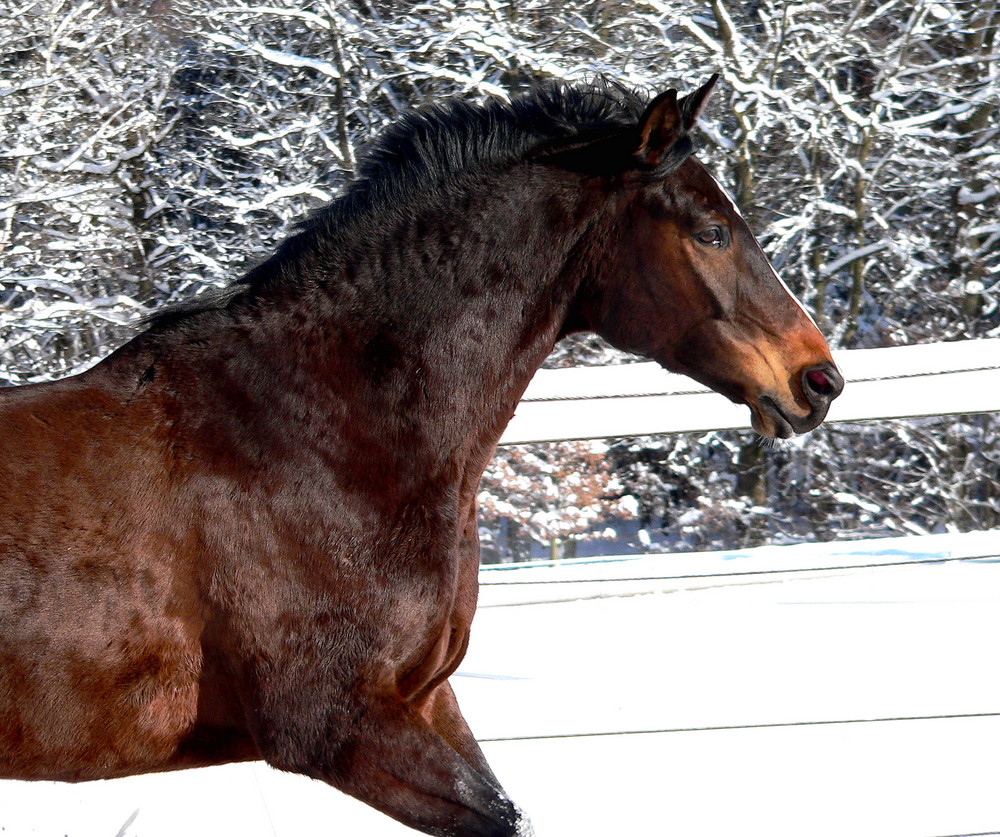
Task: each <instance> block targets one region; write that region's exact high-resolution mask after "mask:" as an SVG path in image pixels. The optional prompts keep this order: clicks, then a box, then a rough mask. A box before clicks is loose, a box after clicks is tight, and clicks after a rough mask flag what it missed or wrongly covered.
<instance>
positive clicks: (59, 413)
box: [0, 370, 202, 779]
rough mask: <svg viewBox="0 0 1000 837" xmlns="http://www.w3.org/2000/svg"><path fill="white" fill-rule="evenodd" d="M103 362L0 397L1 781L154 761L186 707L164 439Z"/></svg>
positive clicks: (190, 649) (183, 624) (92, 774)
mask: <svg viewBox="0 0 1000 837" xmlns="http://www.w3.org/2000/svg"><path fill="white" fill-rule="evenodd" d="M154 419H155V416H154V415H153V414H152V408H151V406H150V405H148V404H147V405H141V404H140V405H136V404H134V403H132V404H130V403H129V399H128V398H127V395H126V394H125V393H123V392H121V391H120V388H119V387H118V386H117V385H116V384H115V383H114V379H113V377H111V376H108V375H107V374H105V373H104V371H103V370H97V371H93V370H92V372H91V373H85V374H84V375H81V376H77V377H75V378H69V379H66V380H63V381H58V382H54V383H51V384H42V385H33V386H28V387H23V388H18V389H10V390H3V391H0V776H9V777H14V778H62V779H66V778H70V779H75V778H96V777H99V776H106V775H115V774H118V773H125V772H133V770H134V768H135V766H136V765H143V766H145V765H155V764H157V763H162V762H163V761H164V759H165V757H166V756H167V755H168V754H169V753H170V752H171V751H172V750H173V749H174V748H175V747H176V744H177V740H178V737H179V736H180V735H182V734H183V732H184V731H185V730H186V729H188V728H189V727H190V725H191V723H192V722H193V720H194V718H195V715H196V712H197V702H198V689H197V681H198V677H199V671H200V669H201V663H202V661H201V652H200V645H199V641H198V638H199V632H200V629H201V628H200V625H199V607H200V606H199V601H198V595H197V589H196V584H195V581H194V579H193V578H192V576H191V571H190V569H188V568H186V567H185V564H184V562H183V561H177V560H176V556H177V555H178V546H179V545H178V544H177V543H172V542H171V541H172V540H174V539H175V537H176V536H175V535H174V534H172V532H171V530H170V528H169V526H168V525H165V521H169V519H170V517H171V514H172V510H171V508H170V503H171V496H172V495H171V491H170V490H169V485H168V482H167V480H166V479H165V474H166V473H167V465H166V459H165V455H164V451H163V444H164V443H163V440H162V438H160V437H159V435H158V434H160V433H161V432H162V427H161V426H160V424H159V422H157V421H155V420H154Z"/></svg>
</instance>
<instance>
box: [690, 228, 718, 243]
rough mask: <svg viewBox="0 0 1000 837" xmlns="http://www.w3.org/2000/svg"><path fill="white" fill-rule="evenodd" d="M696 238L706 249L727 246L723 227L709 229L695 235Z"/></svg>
mask: <svg viewBox="0 0 1000 837" xmlns="http://www.w3.org/2000/svg"><path fill="white" fill-rule="evenodd" d="M694 237H695V238H696V239H697V240H698V241H699V242H701V243H702V244H704V245H705V246H706V247H725V246H726V233H725V231H724V230H723V229H722V227H708V228H707V229H704V230H702V231H701V232H697V233H695V234H694Z"/></svg>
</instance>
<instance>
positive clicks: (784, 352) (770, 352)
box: [560, 76, 843, 438]
mask: <svg viewBox="0 0 1000 837" xmlns="http://www.w3.org/2000/svg"><path fill="white" fill-rule="evenodd" d="M715 80H716V77H714V76H713V78H712V79H711V80H710V81H709V82H708V83H707V84H706V85H704V86H703V87H702V88H700V89H699V90H697V91H696V92H695V93H692V94H691V95H690V96H686V97H684V98H682V99H678V97H677V93H676V91H674V90H669V91H667V92H666V93H664V94H662V95H660V96H658V97H657V98H655V99H654V100H653V101H652V102H651V103H650V104H649V106H648V107H647V109H646V111H645V113H644V115H643V116H642V118H641V119H640V121H639V123H638V125H637V126H636V129H634V130H632V131H628V132H625V134H622V135H618V136H616V137H603V138H598V139H596V140H595V141H594V142H593V143H589V144H586V145H578V146H577V147H575V148H573V149H572V150H571V151H568V152H565V153H564V157H563V159H562V160H561V161H560V162H562V163H563V164H564V165H567V166H568V167H570V168H573V169H575V170H577V171H583V172H586V173H589V174H598V173H599V172H603V174H601V175H600V176H599V177H598V178H597V180H600V181H603V183H604V185H603V186H602V188H604V189H607V183H608V182H613V183H615V184H620V187H621V188H620V189H619V190H618V194H619V201H618V202H617V203H615V204H614V210H613V212H612V215H613V216H614V217H613V218H611V219H610V223H609V224H607V225H606V227H605V229H606V233H605V235H604V236H603V239H604V242H605V243H604V246H603V247H601V248H599V250H600V252H598V253H595V254H593V255H592V257H591V263H590V266H589V267H588V268H587V272H588V275H589V278H588V280H587V282H586V285H585V286H584V291H583V292H582V293H581V296H580V300H581V305H580V309H581V310H579V311H578V312H577V316H578V320H577V322H578V323H579V324H581V325H586V326H587V327H589V328H592V329H593V330H595V331H596V332H597V333H598V334H600V335H601V336H603V337H604V338H605V339H607V340H608V341H609V342H611V343H612V344H613V345H615V346H617V347H619V348H622V349H625V350H627V351H631V352H635V353H637V354H641V355H644V356H647V357H651V358H653V359H655V360H657V361H659V362H660V363H661V364H662V365H663V366H665V367H667V368H668V369H671V370H673V371H676V372H682V373H684V374H686V375H688V376H690V377H692V378H694V379H695V380H697V381H700V382H702V383H704V384H706V385H707V386H710V387H712V389H715V390H717V391H718V392H721V393H722V394H723V395H726V396H727V397H729V398H730V399H732V400H733V401H736V402H738V403H743V404H746V405H748V406H749V407H750V411H751V413H752V416H753V419H752V423H753V427H754V429H755V430H757V432H758V433H760V434H762V435H764V436H769V437H780V438H786V437H789V436H791V435H793V434H794V433H804V432H806V431H808V430H811V429H813V428H814V427H816V426H817V425H818V424H819V423H820V422H821V421H823V419H824V417H825V416H826V413H827V409H828V408H829V406H830V402H831V401H832V400H833V399H834V398H836V397H837V396H838V395H839V394H840V392H841V390H842V388H843V378H842V377H841V375H840V373H839V372H838V371H837V369H836V367H835V366H834V364H833V360H832V358H831V357H830V350H829V348H828V346H827V344H826V341H825V340H824V339H823V336H822V335H821V334H820V332H819V330H818V329H817V327H816V324H815V323H814V322H813V320H812V319H811V318H810V317H809V315H808V314H807V313H806V312H805V310H804V309H803V308H802V306H801V305H800V304H799V303H798V301H797V300H796V299H795V298H794V297H793V296H792V294H791V292H790V291H789V290H788V288H787V287H786V286H785V284H784V283H783V282H782V281H781V279H780V278H779V277H778V275H777V274H776V273H775V271H774V269H773V268H772V267H771V264H770V263H769V261H768V259H767V257H766V256H765V255H764V253H763V251H762V250H761V248H760V245H759V244H758V243H757V241H756V239H755V238H754V236H753V233H751V232H750V228H749V227H748V226H747V223H746V221H745V220H744V219H743V217H742V216H741V215H740V213H739V211H738V210H737V208H736V206H735V205H734V203H733V201H732V200H731V199H730V198H729V197H728V196H727V195H726V193H725V191H724V190H723V189H722V188H721V187H720V186H719V184H718V183H717V182H716V181H715V180H714V178H713V177H712V176H711V175H710V174H709V173H708V171H707V170H706V169H705V167H704V166H703V165H702V164H701V163H699V162H698V161H697V160H696V159H694V157H692V156H691V141H690V139H689V138H688V132H689V131H690V129H691V128H692V126H693V125H694V122H695V120H696V119H697V117H698V114H699V112H700V111H701V109H702V107H703V105H704V103H705V101H706V99H707V97H708V94H709V92H710V91H711V89H712V86H713V85H714V83H715ZM588 169H590V171H589V172H588Z"/></svg>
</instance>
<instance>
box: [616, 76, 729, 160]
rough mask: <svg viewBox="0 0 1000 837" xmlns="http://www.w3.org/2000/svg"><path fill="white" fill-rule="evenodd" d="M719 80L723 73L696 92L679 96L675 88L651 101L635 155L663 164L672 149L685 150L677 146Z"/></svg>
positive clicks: (692, 124) (685, 152)
mask: <svg viewBox="0 0 1000 837" xmlns="http://www.w3.org/2000/svg"><path fill="white" fill-rule="evenodd" d="M718 80H719V74H718V73H714V74H713V75H712V77H711V78H710V79H709V80H708V81H707V82H705V83H704V84H703V85H702V86H701V87H699V88H698V89H697V90H695V91H694V93H690V94H688V95H687V96H685V97H684V98H682V99H678V98H677V91H676V90H673V89H671V90H668V91H667V92H666V93H661V94H660V95H659V96H657V97H656V98H655V99H653V101H652V102H650V103H649V105H648V106H647V107H646V111H645V113H643V115H642V118H641V119H640V120H639V147H638V149H636V151H635V157H636V159H638V160H639V162H640V163H642V165H644V166H648V167H650V168H661V167H662V166H664V164H666V163H668V161H669V158H670V153H671V152H672V151H675V150H681V149H677V145H678V144H679V143H681V141H682V140H685V138H686V135H687V133H688V132H689V131H690V130H691V128H693V127H694V123H695V122H696V121H697V119H698V116H699V114H700V113H701V112H702V110H703V109H704V107H705V103H706V102H707V101H708V97H709V96H710V95H711V93H712V88H713V87H715V83H716V82H717V81H718ZM684 145H685V146H686V148H685V149H683V152H684V155H685V156H686V154H687V153H689V150H690V144H689V143H687V142H685V143H684Z"/></svg>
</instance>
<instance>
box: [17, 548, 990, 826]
mask: <svg viewBox="0 0 1000 837" xmlns="http://www.w3.org/2000/svg"><path fill="white" fill-rule="evenodd" d="M998 552H1000V532H997V531H994V532H979V533H971V534H967V535H933V536H927V537H919V538H916V537H915V538H893V539H885V540H875V541H864V542H857V543H839V544H824V545H799V546H792V547H767V548H762V549H758V550H745V551H740V552H726V553H722V552H720V553H706V554H703V555H655V556H654V555H650V556H641V557H638V558H628V559H619V560H612V561H603V562H595V561H590V562H586V561H574V562H566V563H564V564H560V565H559V566H557V567H549V566H529V567H524V568H516V569H484V570H483V572H482V577H483V581H484V582H486V583H490V582H493V581H495V580H497V579H503V580H504V582H505V583H504V584H503V585H493V584H491V583H490V584H488V586H485V587H484V596H483V606H482V607H481V609H480V611H479V613H478V614H477V619H476V622H475V624H474V630H473V640H472V645H471V648H470V650H469V654H468V656H467V658H466V660H465V662H464V663H463V665H462V668H461V670H460V674H459V675H456V676H455V677H454V678H453V683H454V685H455V688H456V691H457V692H458V695H459V701H460V703H461V704H462V707H463V710H464V712H465V714H466V716H467V718H468V720H469V722H470V724H471V726H472V728H473V729H474V730H476V732H477V734H478V735H479V736H480V737H481V738H483V739H507V738H519V737H525V736H552V735H557V734H566V735H569V736H573V737H567V738H540V739H535V740H513V741H509V740H492V741H490V740H487V741H486V743H484V745H483V746H484V749H485V750H486V753H487V756H488V757H489V759H490V762H491V764H492V765H493V766H494V768H495V770H496V772H497V774H498V776H499V777H500V779H501V781H502V782H504V784H505V786H506V787H507V789H508V791H509V792H510V793H511V795H512V796H513V797H514V799H515V800H516V801H517V802H518V804H519V805H521V806H522V807H523V808H524V809H525V811H527V813H528V815H529V816H530V818H531V819H532V821H533V823H534V826H535V829H536V832H537V834H538V835H540V837H570V836H571V837H589V835H594V837H597V835H601V837H604V835H608V834H634V835H661V834H662V835H684V837H699V836H700V835H704V836H705V837H723V836H724V837H729V836H730V835H734V834H741V835H743V834H746V835H765V834H766V835H768V837H784V835H787V836H788V837H793V835H794V837H801V835H803V834H808V835H810V837H825V835H830V837H833V836H834V835H837V837H841V835H845V834H850V835H852V837H933V836H934V835H946V834H947V835H958V834H987V833H997V831H998V829H1000V807H998V805H997V802H996V789H997V787H998V786H1000V760H998V759H997V756H996V753H997V752H998V745H1000V717H998V716H997V715H996V714H995V713H998V712H1000V671H998V669H997V667H996V665H995V659H996V651H995V637H996V636H997V634H998V628H1000V607H998V606H1000V562H998V561H997V560H996V558H995V554H996V553H998ZM991 554H992V555H993V556H994V557H993V558H980V559H979V560H973V561H955V560H951V561H946V560H945V559H956V558H966V557H969V556H989V555H991ZM900 561H915V562H918V563H916V564H914V565H909V566H891V564H892V563H897V564H898V562H900ZM861 564H883V565H888V566H879V567H875V568H872V569H864V570H858V569H853V570H848V569H844V568H845V567H852V566H857V565H861ZM830 568H839V569H830ZM787 569H800V570H801V569H805V570H810V571H809V572H797V573H785V574H780V575H778V574H774V573H777V571H779V570H787ZM690 571H699V572H701V573H702V574H705V573H712V572H720V571H722V572H734V571H735V572H741V573H747V572H755V571H768V572H769V573H772V574H768V575H761V576H753V577H751V576H748V575H745V574H744V575H743V576H739V577H736V578H732V577H730V578H723V577H719V576H718V575H716V576H715V577H713V578H701V579H691V578H680V577H679V576H683V575H688V574H694V573H691V572H690ZM655 572H659V574H660V576H661V578H660V579H659V580H658V581H656V582H655V584H656V585H657V586H655V587H653V588H648V589H647V590H646V591H644V592H645V595H615V594H614V587H613V585H614V582H611V581H606V582H601V583H597V584H596V586H597V587H601V586H602V584H603V585H604V586H605V589H603V590H602V591H601V593H600V595H601V597H599V598H586V599H578V600H574V601H565V602H557V603H554V602H548V603H537V604H530V603H527V602H531V601H534V600H535V599H536V598H537V596H536V590H537V588H538V587H542V588H543V589H548V588H549V587H560V588H561V587H563V586H566V585H562V584H560V585H548V586H545V585H534V584H512V583H511V582H514V581H518V582H523V581H538V580H540V579H552V578H559V579H563V578H565V579H571V578H603V579H611V578H614V577H619V578H621V577H626V576H627V577H635V576H638V575H639V574H643V573H644V574H650V575H652V574H653V573H655ZM671 575H672V576H673V578H672V579H671V578H669V577H668V576H671ZM761 581H765V582H767V583H760V582H761ZM578 586H579V585H578ZM699 587H700V589H699ZM498 589H502V590H505V591H506V592H507V593H508V594H510V593H512V592H516V593H517V595H518V596H519V597H520V599H519V601H520V604H518V605H517V606H504V605H503V603H502V602H500V601H498V600H495V599H494V600H491V599H490V596H492V595H493V594H494V593H495V592H496V591H497V590H498ZM619 592H621V590H619ZM977 714H984V715H985V716H984V717H974V716H975V715H977ZM933 716H951V717H944V718H935V717H933ZM879 719H896V720H879ZM907 719H909V720H907ZM798 722H805V724H806V725H794V724H796V723H798ZM709 727H710V728H713V729H711V730H706V729H705V728H709ZM653 730H655V731H656V732H650V731H653ZM620 732H630V733H633V734H627V735H619V734H609V735H605V733H620ZM581 734H585V735H584V736H583V737H580V736H581ZM0 833H2V834H5V835H6V834H9V835H15V837H20V835H38V837H63V835H69V836H70V837H89V836H90V835H94V837H98V835H99V836H100V837H113V835H119V837H139V836H140V835H141V837H159V835H164V837H166V835H171V837H172V835H175V834H178V833H185V834H194V835H209V834H213V835H214V834H240V835H245V837H258V835H260V837H276V835H297V837H301V836H303V835H306V836H308V835H320V834H363V835H365V837H405V835H408V834H413V833H414V832H412V831H409V830H408V829H406V828H404V827H402V826H400V825H399V824H397V823H394V822H392V821H391V820H389V819H387V818H386V817H383V816H382V815H380V814H378V813H377V812H375V811H373V810H371V809H369V808H366V807H365V806H363V805H361V804H360V803H357V802H355V801H353V800H350V799H348V798H346V797H344V796H342V795H341V794H339V793H338V792H336V791H334V790H332V789H330V788H328V787H326V786H325V785H323V784H321V783H318V782H314V781H310V780H308V779H304V778H301V777H296V776H291V775H289V774H282V773H278V772H276V771H273V770H271V769H269V768H267V767H265V766H263V765H261V764H244V765H233V766H227V767H222V768H210V769H206V770H197V771H183V772H180V773H174V774H163V775H156V776H140V777H134V778H130V779H120V780H115V781H111V782H95V783H88V784H84V785H78V786H72V785H58V784H51V783H20V782H0Z"/></svg>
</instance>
